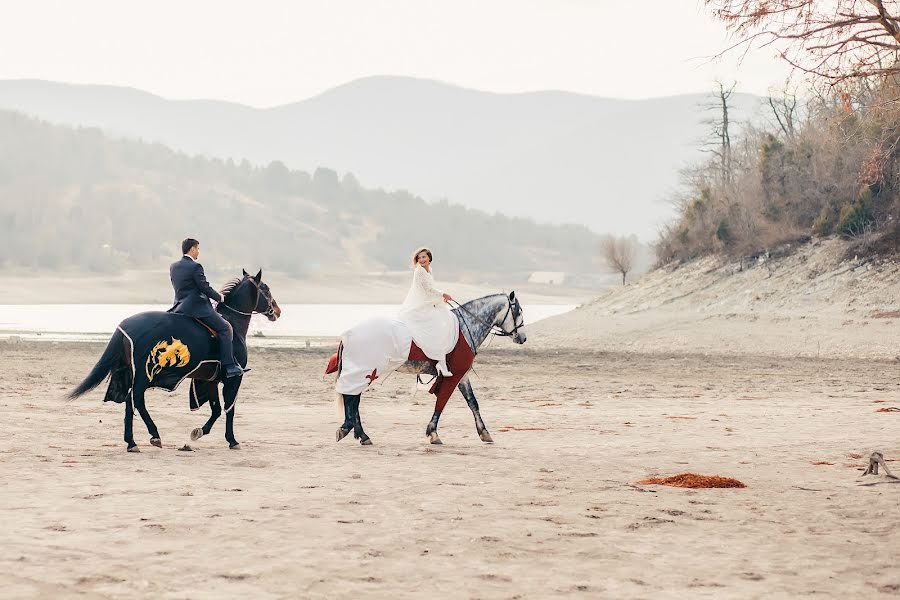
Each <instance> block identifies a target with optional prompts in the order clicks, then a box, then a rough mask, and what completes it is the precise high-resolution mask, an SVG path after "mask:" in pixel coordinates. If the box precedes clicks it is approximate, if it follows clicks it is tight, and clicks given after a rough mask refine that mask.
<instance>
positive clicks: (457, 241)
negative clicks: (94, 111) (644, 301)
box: [0, 111, 598, 276]
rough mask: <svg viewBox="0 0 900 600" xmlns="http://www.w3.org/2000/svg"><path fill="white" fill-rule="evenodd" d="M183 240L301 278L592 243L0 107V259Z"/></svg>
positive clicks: (95, 264)
mask: <svg viewBox="0 0 900 600" xmlns="http://www.w3.org/2000/svg"><path fill="white" fill-rule="evenodd" d="M187 236H192V237H197V238H199V239H200V240H201V243H202V249H203V256H204V259H205V260H206V261H207V262H212V263H214V264H216V265H218V266H220V267H223V268H224V267H234V266H240V265H253V264H257V265H264V266H265V267H266V268H268V269H275V270H279V271H285V272H288V273H291V274H294V275H298V276H302V275H305V274H312V273H316V272H321V271H323V270H337V271H354V270H356V271H361V270H380V269H398V268H403V267H404V266H405V265H406V262H407V260H408V255H409V253H410V251H411V250H412V249H413V247H414V246H416V245H417V244H429V245H431V246H432V247H433V249H434V251H435V254H436V258H439V259H440V262H441V272H442V273H447V274H450V273H453V274H456V275H459V274H464V273H468V274H474V275H484V276H490V275H491V274H497V273H505V274H509V273H528V272H530V271H534V270H567V271H572V270H589V269H591V268H592V266H591V263H590V260H587V261H585V260H583V258H584V257H588V258H590V257H593V256H594V255H596V254H597V246H598V239H597V236H596V235H594V234H593V233H591V232H590V231H588V229H587V228H585V227H584V226H582V225H570V226H550V225H538V224H535V223H533V222H531V221H529V220H526V219H517V218H508V217H505V216H502V215H489V214H487V213H484V212H481V211H476V210H470V209H466V208H462V207H460V206H457V205H453V204H449V203H446V202H443V203H436V204H432V203H426V202H425V201H423V200H422V199H420V198H418V197H416V196H415V195H413V194H411V193H408V192H406V191H393V192H388V191H384V190H373V189H367V188H365V187H363V185H362V184H361V183H360V182H359V181H357V179H356V178H355V177H354V176H353V175H352V174H349V173H348V174H344V175H339V174H338V173H336V172H335V171H332V170H329V169H324V168H320V169H317V170H316V171H315V172H314V173H312V174H310V173H307V172H303V171H296V170H290V169H288V168H287V167H285V165H284V164H283V163H281V162H278V161H275V162H272V163H270V164H269V165H268V166H266V167H264V168H260V167H254V166H252V165H251V164H250V163H249V162H247V161H243V162H242V163H235V162H234V161H232V160H227V161H223V160H219V159H208V158H203V157H199V156H188V155H185V154H182V153H178V152H175V151H173V150H171V149H169V148H166V147H164V146H162V145H159V144H148V143H143V142H139V141H128V140H117V139H110V138H108V137H106V136H104V135H103V134H102V133H101V132H100V131H99V130H96V129H72V128H68V127H63V126H56V125H49V124H46V123H43V122H39V121H36V120H33V119H30V118H27V117H25V116H22V115H20V114H17V113H12V112H3V111H0V240H2V242H0V263H2V265H5V266H7V267H17V266H21V267H37V268H45V269H57V268H66V267H76V268H79V269H88V270H94V271H114V270H117V269H121V268H126V267H128V268H133V267H138V268H139V267H150V266H159V265H163V264H166V263H167V262H168V261H170V260H171V259H172V257H173V256H175V255H177V254H178V243H179V241H180V240H181V239H182V238H184V237H187ZM573 257H582V258H581V259H579V260H573Z"/></svg>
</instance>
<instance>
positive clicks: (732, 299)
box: [526, 239, 900, 359]
mask: <svg viewBox="0 0 900 600" xmlns="http://www.w3.org/2000/svg"><path fill="white" fill-rule="evenodd" d="M848 248H849V247H848V245H847V243H846V242H844V241H841V240H837V239H829V240H822V241H815V240H814V241H813V242H810V243H808V244H805V245H803V246H800V247H799V248H797V249H796V251H794V252H792V253H790V254H788V255H786V256H781V257H760V258H759V259H754V260H752V261H745V262H744V264H743V266H742V265H741V264H740V262H739V261H734V260H727V259H723V258H704V259H700V260H697V261H694V262H691V263H688V264H684V265H680V266H677V267H674V266H672V267H666V268H662V269H658V270H656V271H653V272H651V273H649V274H647V275H645V276H644V277H643V278H642V279H640V280H639V281H638V282H636V283H634V284H631V285H629V286H628V287H625V288H616V289H610V290H608V291H607V292H605V293H604V294H602V295H601V296H599V297H597V298H596V299H595V300H593V301H592V302H590V303H587V304H585V305H583V306H581V307H580V308H579V309H577V310H575V311H573V312H571V313H568V314H566V315H563V316H560V317H556V318H554V319H549V320H546V321H543V322H541V323H537V324H535V325H534V326H533V327H530V328H529V343H533V345H534V346H540V347H543V348H546V347H558V348H563V347H575V348H585V349H594V350H603V351H608V350H624V351H635V352H662V353H665V352H697V353H734V354H771V355H779V356H817V355H818V356H823V357H825V356H832V357H839V356H861V357H871V358H881V359H893V357H894V356H896V355H898V354H900V339H898V336H900V321H898V319H900V312H898V311H900V288H898V281H900V264H898V263H897V262H894V261H890V260H875V259H861V258H859V257H853V256H850V257H848V255H847V253H848ZM526 316H527V315H526Z"/></svg>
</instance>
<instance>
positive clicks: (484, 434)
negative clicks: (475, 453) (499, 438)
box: [478, 429, 494, 444]
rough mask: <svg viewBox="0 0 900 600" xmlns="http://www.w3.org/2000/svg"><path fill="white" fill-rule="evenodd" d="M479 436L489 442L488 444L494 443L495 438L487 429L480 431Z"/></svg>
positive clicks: (483, 440)
mask: <svg viewBox="0 0 900 600" xmlns="http://www.w3.org/2000/svg"><path fill="white" fill-rule="evenodd" d="M478 437H480V438H481V441H482V442H487V443H488V444H493V443H494V438H492V437H491V434H489V433H488V431H487V429H485V430H484V431H482V432H481V433H479V434H478Z"/></svg>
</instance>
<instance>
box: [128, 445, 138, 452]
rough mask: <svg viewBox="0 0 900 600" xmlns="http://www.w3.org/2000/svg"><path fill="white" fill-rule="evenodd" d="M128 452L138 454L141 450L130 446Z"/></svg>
mask: <svg viewBox="0 0 900 600" xmlns="http://www.w3.org/2000/svg"><path fill="white" fill-rule="evenodd" d="M128 451H129V452H140V451H141V449H140V448H138V447H137V446H130V447H129V448H128Z"/></svg>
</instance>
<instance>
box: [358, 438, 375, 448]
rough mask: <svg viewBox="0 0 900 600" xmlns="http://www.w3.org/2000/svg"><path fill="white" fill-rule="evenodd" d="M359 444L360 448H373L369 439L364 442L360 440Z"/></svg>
mask: <svg viewBox="0 0 900 600" xmlns="http://www.w3.org/2000/svg"><path fill="white" fill-rule="evenodd" d="M359 444H360V446H371V445H372V440H370V439H369V438H366V439H364V440H359Z"/></svg>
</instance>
